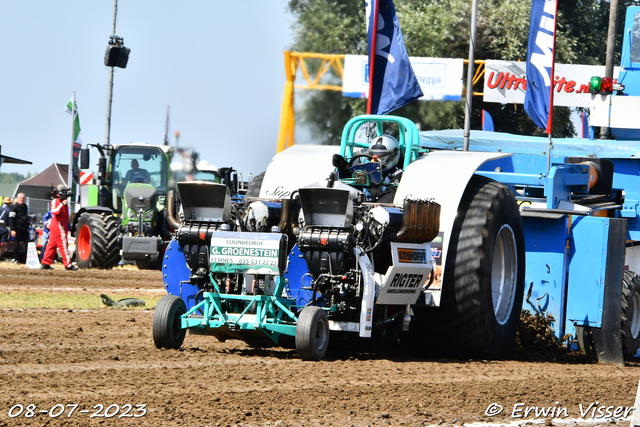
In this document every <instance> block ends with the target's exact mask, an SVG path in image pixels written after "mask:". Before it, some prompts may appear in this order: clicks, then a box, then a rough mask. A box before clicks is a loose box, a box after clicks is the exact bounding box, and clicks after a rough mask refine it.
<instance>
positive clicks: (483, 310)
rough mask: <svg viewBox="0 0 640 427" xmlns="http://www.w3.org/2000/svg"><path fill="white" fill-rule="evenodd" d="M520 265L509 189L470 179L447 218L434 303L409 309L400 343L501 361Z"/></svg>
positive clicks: (517, 302) (516, 309)
mask: <svg viewBox="0 0 640 427" xmlns="http://www.w3.org/2000/svg"><path fill="white" fill-rule="evenodd" d="M524 270H525V247H524V231H523V227H522V219H521V218H520V212H519V209H518V205H517V203H516V200H515V197H514V195H513V193H512V192H511V191H510V190H509V189H508V188H507V187H506V186H504V185H503V184H500V183H498V182H495V181H491V180H489V179H487V178H484V177H481V176H474V177H473V178H472V179H471V181H470V182H469V184H468V185H467V188H466V190H465V192H464V194H463V196H462V200H461V201H460V205H459V207H458V213H457V215H456V219H455V221H454V225H453V229H452V234H451V239H450V241H449V250H448V254H447V259H446V264H445V271H444V278H443V283H442V298H441V304H440V307H439V308H430V307H414V313H415V318H414V320H413V321H412V323H411V329H410V332H409V334H407V337H406V338H407V339H408V343H407V347H408V348H409V349H411V350H414V351H417V352H418V353H419V354H421V355H434V354H438V355H442V354H444V355H448V356H453V357H464V358H467V357H481V358H492V359H501V358H504V357H505V356H506V355H507V353H508V351H509V349H510V348H511V346H512V345H513V343H514V339H515V335H516V330H517V327H518V323H519V321H520V312H521V311H522V297H523V293H524Z"/></svg>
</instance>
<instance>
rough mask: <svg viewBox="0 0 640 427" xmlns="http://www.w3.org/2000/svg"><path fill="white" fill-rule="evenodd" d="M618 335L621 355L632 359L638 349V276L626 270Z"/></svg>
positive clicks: (639, 278)
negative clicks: (620, 342)
mask: <svg viewBox="0 0 640 427" xmlns="http://www.w3.org/2000/svg"><path fill="white" fill-rule="evenodd" d="M620 334H621V335H620V338H621V339H622V354H623V355H624V356H625V357H626V358H633V357H634V356H635V355H636V353H637V352H638V348H640V276H638V275H637V274H636V273H634V272H632V271H627V270H625V271H623V272H622V294H621V297H620Z"/></svg>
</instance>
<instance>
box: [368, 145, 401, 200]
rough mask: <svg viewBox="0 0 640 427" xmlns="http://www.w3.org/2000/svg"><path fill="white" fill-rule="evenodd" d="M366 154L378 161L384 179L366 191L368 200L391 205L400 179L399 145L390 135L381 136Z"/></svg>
mask: <svg viewBox="0 0 640 427" xmlns="http://www.w3.org/2000/svg"><path fill="white" fill-rule="evenodd" d="M367 152H368V154H369V155H370V156H372V157H373V156H375V158H377V159H378V161H379V162H380V166H381V167H382V173H383V177H384V181H383V182H382V183H381V185H378V186H374V187H372V188H369V189H368V193H369V195H370V198H371V200H372V201H377V202H380V203H392V202H393V198H394V196H395V193H396V189H397V186H398V182H399V181H400V178H401V177H402V168H401V165H402V163H401V160H402V153H401V151H400V144H398V141H397V140H396V139H395V138H394V137H392V136H390V135H381V136H378V137H376V138H375V139H374V140H373V141H372V142H371V143H370V144H369V149H368V150H367Z"/></svg>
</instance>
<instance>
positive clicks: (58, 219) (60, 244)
mask: <svg viewBox="0 0 640 427" xmlns="http://www.w3.org/2000/svg"><path fill="white" fill-rule="evenodd" d="M70 193H71V191H70V190H69V189H68V188H59V189H58V190H57V191H54V196H55V197H54V198H53V200H52V201H51V214H52V215H53V218H51V225H50V226H49V241H48V243H47V250H46V251H45V253H44V256H43V257H42V262H41V264H40V268H42V269H43V270H49V269H52V267H51V263H52V262H53V260H54V258H55V257H56V250H57V249H60V253H61V254H62V263H63V264H64V268H66V269H67V270H77V269H78V267H76V266H75V265H73V264H72V263H71V257H70V256H69V248H68V246H67V231H68V230H69V207H68V206H67V198H68V197H69V196H70V195H71V194H70Z"/></svg>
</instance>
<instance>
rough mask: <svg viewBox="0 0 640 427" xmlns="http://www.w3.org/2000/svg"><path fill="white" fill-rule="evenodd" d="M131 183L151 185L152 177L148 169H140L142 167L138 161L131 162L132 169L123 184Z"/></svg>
mask: <svg viewBox="0 0 640 427" xmlns="http://www.w3.org/2000/svg"><path fill="white" fill-rule="evenodd" d="M130 182H136V183H137V182H142V183H147V184H148V183H150V182H151V177H150V176H149V172H147V170H146V169H140V165H139V164H138V161H137V160H136V159H133V160H131V169H130V170H129V171H128V172H127V174H126V175H125V176H124V180H123V183H124V185H127V184H128V183H130Z"/></svg>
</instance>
